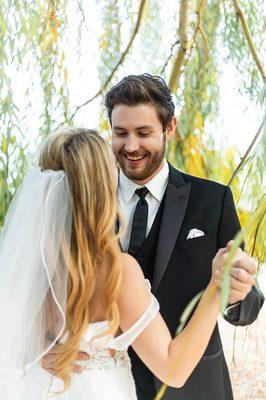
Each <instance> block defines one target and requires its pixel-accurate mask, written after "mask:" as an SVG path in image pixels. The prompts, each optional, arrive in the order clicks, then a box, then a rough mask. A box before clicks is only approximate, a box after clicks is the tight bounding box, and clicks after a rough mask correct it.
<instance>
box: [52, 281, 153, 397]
mask: <svg viewBox="0 0 266 400" xmlns="http://www.w3.org/2000/svg"><path fill="white" fill-rule="evenodd" d="M146 282H147V286H148V290H149V291H150V289H151V286H150V283H149V281H148V280H146ZM150 295H151V302H150V304H149V306H148V308H147V309H146V310H145V311H144V313H143V314H142V316H141V317H140V318H139V319H138V320H137V321H136V322H135V323H134V324H133V325H132V326H131V327H130V328H129V329H128V330H127V331H125V332H124V333H122V334H120V335H118V336H116V337H114V336H113V335H103V336H102V337H100V338H96V336H97V335H99V334H101V333H104V332H106V331H107V330H108V327H109V321H99V322H94V323H91V324H89V326H88V329H87V331H86V333H85V334H84V336H83V338H82V340H81V342H80V350H82V351H84V352H86V353H88V354H89V355H90V358H89V359H88V360H84V361H77V362H75V363H76V364H79V365H81V366H82V367H83V372H82V373H81V374H72V376H71V385H70V387H69V389H68V390H67V391H65V392H63V393H62V394H61V395H57V399H58V400H113V399H116V400H137V394H136V387H135V382H134V379H133V375H132V372H131V362H130V358H129V356H128V352H127V349H128V347H129V346H130V345H131V344H132V343H133V342H134V340H135V339H136V338H137V337H138V335H139V334H140V333H141V332H142V331H143V330H144V329H145V328H146V327H147V326H148V324H149V323H150V321H151V320H152V319H153V318H154V317H155V316H156V314H157V312H158V311H159V304H158V301H157V300H156V298H155V297H154V296H153V294H152V293H150ZM64 340H66V335H65V336H64V337H63V338H62V339H61V342H64ZM110 350H115V351H114V352H112V354H111V352H110ZM113 353H114V354H113ZM62 389H63V387H62V382H61V380H60V379H57V378H54V377H52V378H51V383H50V386H49V388H48V390H47V396H46V397H45V399H50V398H51V397H52V396H53V395H54V393H55V392H58V391H62ZM50 395H51V397H50Z"/></svg>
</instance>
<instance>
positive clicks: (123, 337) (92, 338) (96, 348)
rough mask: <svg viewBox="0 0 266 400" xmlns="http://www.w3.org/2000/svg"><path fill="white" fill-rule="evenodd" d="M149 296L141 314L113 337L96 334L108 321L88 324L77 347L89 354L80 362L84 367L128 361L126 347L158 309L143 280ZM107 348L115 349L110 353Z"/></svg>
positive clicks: (105, 326) (64, 338)
mask: <svg viewBox="0 0 266 400" xmlns="http://www.w3.org/2000/svg"><path fill="white" fill-rule="evenodd" d="M145 281H146V284H147V287H148V290H149V292H150V296H151V302H150V304H149V306H148V308H147V309H146V310H145V311H144V313H143V314H142V316H141V317H140V318H139V319H138V320H137V321H136V322H135V323H134V324H133V325H132V326H131V327H130V328H129V329H128V330H127V331H125V332H123V333H122V334H120V335H118V336H116V337H114V336H113V335H110V334H108V335H104V336H101V337H99V338H98V337H97V336H98V335H100V334H102V333H104V332H106V331H107V330H108V327H109V321H107V320H106V321H99V322H93V323H90V324H89V325H88V328H87V331H86V333H85V334H84V336H83V338H82V340H81V342H80V346H79V349H80V350H81V351H84V352H86V353H88V354H89V355H90V359H89V360H88V361H86V363H85V364H84V363H81V364H82V365H83V367H85V369H89V368H95V367H96V366H98V367H99V368H103V367H107V366H113V364H114V363H115V364H116V365H119V364H120V363H122V362H129V359H128V355H127V349H128V347H129V346H130V345H131V344H132V343H133V342H134V340H135V339H136V338H137V337H138V335H139V334H140V333H141V332H142V331H143V330H144V329H145V328H146V327H147V326H148V324H149V323H150V321H151V320H152V319H153V318H154V317H155V315H156V314H157V312H158V311H159V303H158V301H157V299H156V298H155V297H154V296H153V294H152V293H151V285H150V282H149V280H148V279H146V280H145ZM66 337H67V334H66V335H65V336H64V337H63V338H62V339H61V341H60V342H61V343H63V342H64V341H65V340H66ZM109 350H116V351H115V352H114V355H111V353H110V351H109Z"/></svg>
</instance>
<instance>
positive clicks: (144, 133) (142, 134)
mask: <svg viewBox="0 0 266 400" xmlns="http://www.w3.org/2000/svg"><path fill="white" fill-rule="evenodd" d="M139 134H140V135H141V136H147V135H149V134H150V132H139Z"/></svg>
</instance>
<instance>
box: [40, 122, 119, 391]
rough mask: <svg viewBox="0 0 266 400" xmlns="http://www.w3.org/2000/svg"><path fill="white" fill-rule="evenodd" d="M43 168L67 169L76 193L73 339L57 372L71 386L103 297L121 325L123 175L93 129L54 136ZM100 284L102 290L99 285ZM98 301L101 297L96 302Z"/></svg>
mask: <svg viewBox="0 0 266 400" xmlns="http://www.w3.org/2000/svg"><path fill="white" fill-rule="evenodd" d="M39 163H40V167H41V169H42V170H45V169H52V170H56V171H57V170H64V171H65V173H66V175H67V178H68V183H69V189H70V193H71V196H72V209H73V215H72V236H71V250H70V264H69V273H68V276H69V278H68V298H67V307H66V320H67V326H66V329H67V331H68V339H67V341H66V342H65V343H64V344H63V345H61V346H60V348H59V350H58V354H57V363H56V372H57V375H58V376H59V377H60V378H61V379H62V380H63V382H64V385H65V388H67V387H68V386H69V383H70V368H71V367H70V364H71V363H72V362H73V361H74V360H75V358H76V356H77V352H78V348H79V344H80V340H81V338H82V335H83V334H84V332H85V331H86V329H87V327H88V324H89V323H90V322H92V319H93V312H94V307H95V304H96V303H98V304H99V302H101V306H102V309H103V310H105V311H106V316H105V317H106V319H108V320H109V321H110V329H109V330H108V333H114V332H115V331H116V330H117V329H118V326H119V313H118V308H117V304H116V301H117V298H118V295H119V292H120V287H121V265H120V258H121V257H120V248H119V244H118V235H117V234H116V233H115V231H116V221H117V217H118V201H117V174H116V170H115V159H114V156H113V154H112V151H111V148H110V146H109V145H108V144H107V143H106V142H105V141H104V139H103V138H101V137H100V136H99V134H98V133H97V132H95V131H93V130H88V129H82V128H76V129H68V130H65V131H63V132H60V133H57V134H55V135H52V136H50V138H49V139H48V140H47V141H46V142H45V145H44V147H43V148H42V151H41V155H40V162H39ZM99 283H100V290H99ZM95 300H98V301H95Z"/></svg>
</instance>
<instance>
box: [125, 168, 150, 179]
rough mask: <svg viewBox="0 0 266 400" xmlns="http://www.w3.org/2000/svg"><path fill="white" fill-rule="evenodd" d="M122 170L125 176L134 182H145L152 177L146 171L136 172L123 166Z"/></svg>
mask: <svg viewBox="0 0 266 400" xmlns="http://www.w3.org/2000/svg"><path fill="white" fill-rule="evenodd" d="M121 169H122V171H123V172H124V174H125V175H126V176H127V177H128V178H129V179H131V180H132V181H143V180H145V179H148V178H149V176H150V173H147V172H146V171H134V170H132V169H126V168H123V167H122V166H121Z"/></svg>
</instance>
